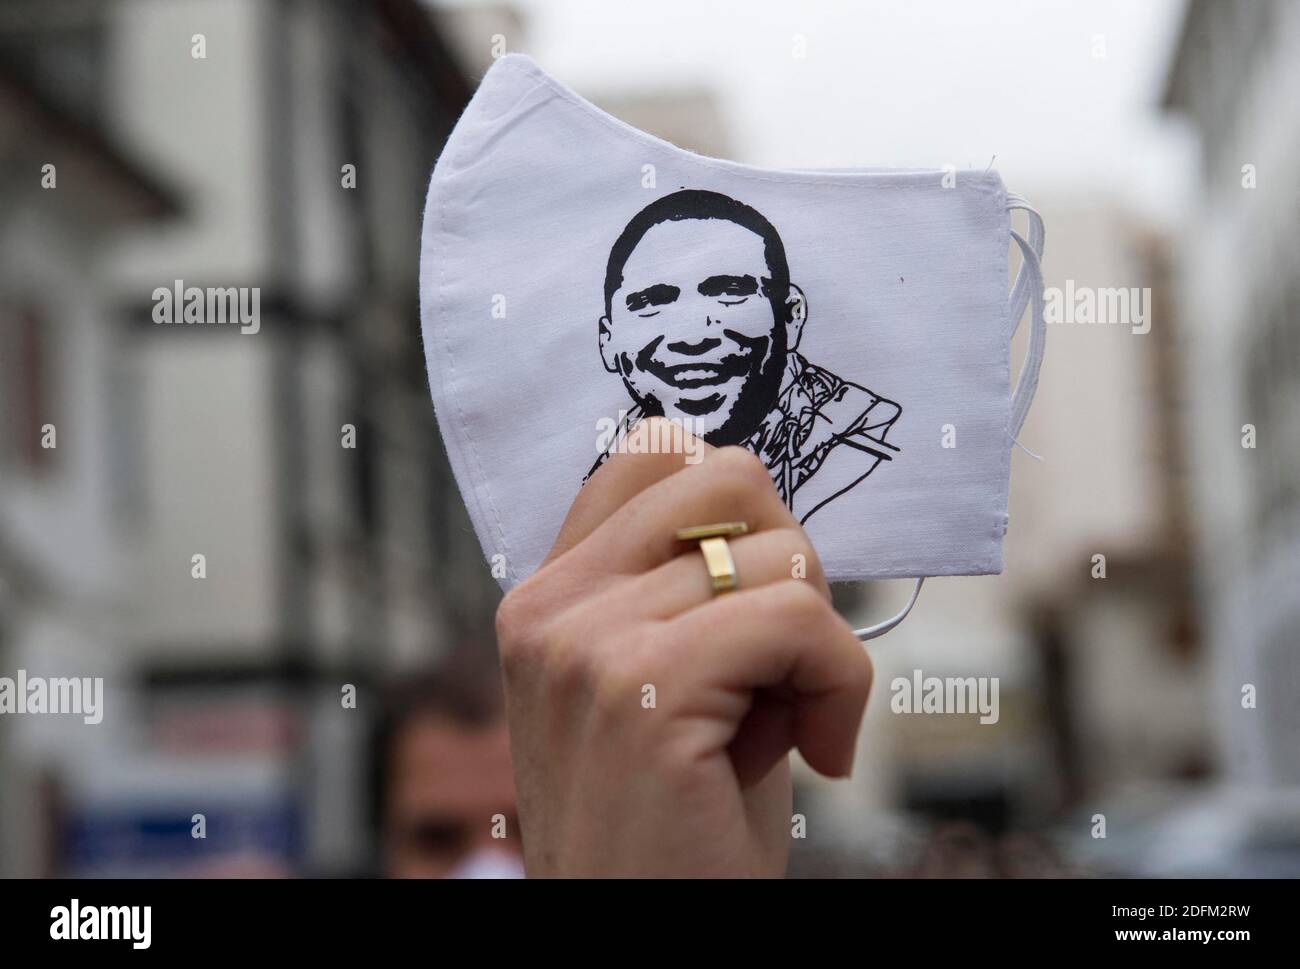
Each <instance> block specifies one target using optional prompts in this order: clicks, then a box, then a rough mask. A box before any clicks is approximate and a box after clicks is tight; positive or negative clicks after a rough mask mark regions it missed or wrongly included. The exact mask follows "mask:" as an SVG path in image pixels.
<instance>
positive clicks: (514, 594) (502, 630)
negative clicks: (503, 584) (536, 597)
mask: <svg viewBox="0 0 1300 969" xmlns="http://www.w3.org/2000/svg"><path fill="white" fill-rule="evenodd" d="M527 586H528V582H527V581H525V582H524V583H522V584H520V585H517V586H515V587H514V588H513V589H511V590H510V591H509V592H507V593H506V595H505V598H503V599H502V600H501V604H500V605H499V606H497V612H496V633H497V646H498V647H499V649H500V650H501V657H502V659H506V658H507V657H509V656H510V655H512V654H515V653H517V652H519V651H520V649H521V648H522V647H523V646H524V643H525V640H527V639H529V638H531V637H532V636H533V635H535V633H536V625H537V624H536V615H535V610H534V609H533V604H532V603H531V602H530V601H529V595H528V592H527V591H526V589H527Z"/></svg>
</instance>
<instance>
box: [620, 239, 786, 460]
mask: <svg viewBox="0 0 1300 969" xmlns="http://www.w3.org/2000/svg"><path fill="white" fill-rule="evenodd" d="M771 275H772V273H771V270H770V269H769V267H768V265H767V257H766V254H765V253H764V250H763V239H762V238H761V237H760V236H759V235H757V234H756V233H754V232H751V231H750V230H749V229H747V228H745V227H743V226H740V225H737V224H736V223H734V222H728V221H726V220H723V219H708V220H704V219H683V220H681V221H670V222H660V223H659V224H657V225H654V226H652V227H651V228H650V229H649V230H648V231H647V232H646V234H645V236H644V237H642V239H641V241H640V242H638V243H637V246H636V248H635V249H634V250H633V251H632V253H631V255H629V257H628V259H627V263H626V264H625V265H624V267H623V284H622V286H620V287H619V289H618V290H617V291H616V292H615V293H614V294H613V296H612V298H611V300H610V309H609V315H608V316H607V317H603V318H602V319H601V325H600V351H601V356H602V357H603V358H604V361H605V367H606V369H607V370H610V371H611V372H614V373H618V374H620V375H621V376H622V377H623V383H624V385H625V386H626V387H627V390H628V393H629V394H630V395H631V396H632V398H633V399H634V400H635V401H636V402H637V403H638V404H640V405H641V406H642V407H643V408H644V409H645V410H646V413H649V414H662V415H664V416H666V417H669V418H676V419H679V420H680V419H683V418H685V419H687V421H688V426H692V427H698V428H701V429H702V433H703V436H704V438H705V440H707V441H709V442H711V443H714V444H726V443H736V442H739V441H742V440H744V439H745V438H746V437H747V436H748V435H749V434H751V433H752V432H753V431H754V429H755V428H756V427H757V426H758V423H759V421H760V420H761V419H762V418H763V417H764V416H765V415H766V414H767V411H768V408H769V407H770V405H771V402H772V401H771V398H772V397H774V396H775V393H776V389H777V386H776V381H778V380H779V379H780V375H781V370H782V368H783V367H784V365H785V355H786V348H787V345H788V342H790V343H793V342H797V340H795V341H788V340H787V337H788V335H789V334H788V333H787V331H786V324H787V318H788V316H789V315H790V314H789V311H788V310H787V308H786V307H784V306H782V305H781V303H779V302H777V301H776V300H775V299H773V297H772V280H771ZM795 291H796V292H797V289H796V290H795ZM795 298H796V299H798V298H801V296H797V297H795Z"/></svg>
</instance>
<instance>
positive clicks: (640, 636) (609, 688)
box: [594, 630, 656, 718]
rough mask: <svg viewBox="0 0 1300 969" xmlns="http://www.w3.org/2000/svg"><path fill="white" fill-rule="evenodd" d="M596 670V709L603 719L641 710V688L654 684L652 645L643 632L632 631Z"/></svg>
mask: <svg viewBox="0 0 1300 969" xmlns="http://www.w3.org/2000/svg"><path fill="white" fill-rule="evenodd" d="M614 646H615V648H614V649H611V650H609V651H608V652H607V653H606V654H605V655H604V656H603V657H602V659H601V662H600V664H599V666H598V668H597V669H596V670H595V675H594V684H595V705H596V710H597V713H598V714H600V715H601V716H604V717H606V718H609V717H614V716H620V715H624V714H627V713H629V712H631V711H636V710H638V709H640V699H641V691H642V688H643V687H644V686H645V685H646V684H647V683H649V684H654V683H655V681H656V675H655V664H654V662H653V656H654V654H655V647H654V644H653V643H652V642H651V641H650V637H648V636H647V635H646V633H645V632H644V631H643V630H631V631H629V634H628V636H627V637H625V638H623V639H622V640H621V641H620V642H618V643H617V644H614Z"/></svg>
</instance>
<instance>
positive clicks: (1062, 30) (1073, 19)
mask: <svg viewBox="0 0 1300 969" xmlns="http://www.w3.org/2000/svg"><path fill="white" fill-rule="evenodd" d="M1183 2H1184V0H894V2H870V0H862V2H853V0H839V2H832V0H750V2H721V0H654V2H643V0H618V2H611V0H518V2H517V3H515V4H514V6H515V8H516V9H517V10H519V11H520V13H521V15H522V16H523V18H524V23H525V36H524V38H523V39H522V42H519V41H516V40H515V39H514V38H509V46H510V48H511V49H512V50H519V49H522V50H523V51H524V52H525V53H528V54H530V55H532V56H533V57H534V58H536V59H537V61H538V62H539V63H540V64H541V66H542V67H543V68H545V69H546V70H547V71H549V72H550V73H552V74H554V75H556V76H557V77H558V78H559V79H560V80H562V81H564V82H565V83H566V84H568V85H569V86H571V87H574V88H576V89H577V90H578V91H579V93H587V94H593V95H606V94H609V93H611V92H618V91H620V90H623V89H628V90H632V91H636V90H642V91H645V90H650V91H653V90H657V89H663V88H665V87H670V86H677V85H680V86H704V87H707V88H709V89H710V90H712V91H713V92H714V93H715V95H716V96H717V98H718V101H719V104H720V106H721V110H722V114H723V116H724V118H725V119H726V123H727V126H728V131H727V135H728V138H729V139H730V143H731V144H732V145H733V151H732V152H731V154H732V157H733V159H734V160H736V161H741V162H747V163H749V164H755V165H767V166H774V167H786V166H789V167H797V166H804V167H829V166H882V167H906V166H922V167H940V166H942V165H944V164H949V163H951V164H955V165H957V166H958V167H979V168H983V167H985V166H986V165H987V164H988V163H989V160H990V159H991V158H992V157H993V156H994V155H996V156H997V162H996V166H997V168H998V169H999V170H1000V171H1001V172H1002V175H1003V177H1004V179H1005V180H1006V182H1007V183H1008V185H1009V186H1011V187H1012V188H1013V189H1015V190H1016V191H1020V192H1022V193H1024V194H1033V193H1044V192H1050V193H1052V194H1054V195H1059V194H1063V193H1068V192H1079V193H1080V194H1082V193H1087V194H1089V195H1095V194H1096V193H1097V192H1098V191H1103V192H1108V193H1112V194H1113V195H1114V196H1115V197H1116V198H1117V199H1119V200H1122V201H1125V202H1127V203H1129V204H1131V205H1133V206H1135V207H1138V208H1140V209H1144V210H1146V211H1148V212H1150V213H1151V214H1152V215H1155V216H1157V217H1176V216H1177V213H1178V212H1179V211H1180V210H1181V206H1182V205H1183V203H1184V201H1185V199H1186V192H1187V190H1188V187H1189V185H1190V176H1191V174H1192V170H1191V169H1190V163H1191V160H1192V153H1191V152H1190V151H1189V146H1190V142H1189V139H1188V137H1187V132H1186V129H1185V126H1183V125H1182V124H1180V123H1178V122H1177V121H1174V120H1171V119H1169V118H1168V117H1167V116H1164V115H1162V114H1161V112H1160V111H1159V108H1158V105H1159V97H1160V92H1161V90H1162V87H1163V84H1164V79H1165V76H1166V74H1167V72H1168V62H1169V57H1170V53H1171V50H1172V45H1173V42H1174V39H1175V35H1176V32H1177V27H1178V24H1179V21H1180V18H1181V14H1182V9H1183ZM796 35H799V36H801V37H802V38H803V39H804V41H803V42H804V45H805V51H806V53H805V56H804V57H802V58H797V57H795V56H793V51H794V48H795V45H796V43H797V41H796V39H795V38H796ZM1099 45H1104V54H1105V56H1104V57H1095V56H1094V50H1096V49H1098V47H1099Z"/></svg>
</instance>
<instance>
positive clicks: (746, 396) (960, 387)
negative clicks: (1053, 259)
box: [420, 54, 1044, 631]
mask: <svg viewBox="0 0 1300 969" xmlns="http://www.w3.org/2000/svg"><path fill="white" fill-rule="evenodd" d="M1014 208H1023V209H1026V210H1027V211H1030V233H1029V239H1028V240H1025V239H1023V238H1021V237H1020V236H1019V235H1018V234H1017V233H1015V232H1013V231H1012V229H1011V220H1010V212H1011V210H1012V209H1014ZM1013 240H1014V242H1015V244H1017V245H1018V246H1019V248H1020V250H1021V252H1022V254H1023V256H1024V265H1023V267H1022V269H1021V272H1020V275H1019V277H1018V278H1017V280H1016V285H1015V287H1014V290H1013V291H1012V293H1011V295H1010V297H1009V296H1008V292H1007V276H1008V251H1009V247H1010V245H1011V244H1012V242H1013ZM1042 242H1043V234H1042V223H1041V220H1039V219H1038V217H1037V215H1036V214H1035V213H1033V212H1032V210H1029V209H1028V206H1027V205H1026V204H1025V203H1024V202H1023V201H1022V200H1020V199H1019V198H1017V197H1015V196H1011V195H1008V193H1007V192H1006V190H1005V188H1004V187H1003V185H1002V180H1001V178H1000V177H999V176H998V174H997V173H996V172H994V171H954V170H952V169H946V170H924V171H886V170H852V171H808V170H792V171H775V170H768V169H761V168H753V167H750V166H746V165H737V164H734V163H731V162H726V161H720V160H716V159H711V158H705V157H702V156H699V155H695V154H692V153H690V152H687V151H684V150H682V149H679V148H676V147H674V146H673V145H671V144H669V143H667V142H664V141H661V140H659V139H657V138H654V137H652V136H650V135H648V134H645V133H644V132H641V131H638V130H637V129H635V128H632V127H630V126H628V125H626V124H624V123H622V122H620V121H618V120H617V119H615V118H613V117H612V116H610V115H608V114H606V113H604V112H603V111H601V110H600V109H598V108H596V107H595V106H594V105H592V104H590V103H588V102H586V101H584V100H583V99H582V98H580V97H579V96H578V95H576V94H574V93H573V92H572V91H570V90H568V89H567V88H565V87H564V86H563V85H561V84H559V83H558V82H557V81H555V80H554V79H552V78H550V77H549V76H547V75H546V74H545V73H543V72H542V71H541V69H540V68H538V67H537V65H536V64H534V63H533V62H532V61H531V60H530V59H528V58H527V57H524V56H522V55H518V54H511V55H507V56H505V57H503V58H501V59H500V60H498V61H497V62H496V63H495V64H494V65H493V67H492V69H491V70H490V71H489V72H488V73H487V76H486V77H485V78H484V79H483V82H482V84H481V85H480V87H479V89H478V92H477V93H476V94H475V95H474V98H473V100H472V101H471V102H470V104H469V106H468V107H467V108H466V110H465V113H464V114H463V115H462V117H461V119H460V121H459V122H458V123H457V125H456V128H455V130H454V131H453V132H452V135H451V137H450V139H449V140H448V142H447V145H446V147H445V149H444V150H443V153H442V156H441V157H440V158H439V160H438V164H437V167H436V168H435V170H434V173H433V177H432V180H431V182H430V185H429V195H428V201H427V205H426V209H425V216H424V237H423V250H422V254H421V262H420V291H421V292H420V302H421V315H422V320H423V330H424V347H425V354H426V358H427V362H428V368H429V383H430V387H431V390H432V394H433V401H434V406H435V409H436V411H437V416H438V423H439V426H440V427H441V430H442V434H443V437H444V440H445V442H446V445H447V451H448V454H449V456H450V458H451V464H452V468H453V469H454V471H455V474H456V480H457V483H458V484H459V486H460V489H461V493H462V495H463V496H464V498H465V503H466V505H467V506H468V508H469V512H470V516H471V518H472V519H473V522H474V527H475V529H476V530H477V532H478V537H479V540H480V542H481V543H482V545H483V549H484V551H485V553H486V554H487V556H488V559H489V562H490V564H491V565H492V566H493V574H494V575H495V576H497V578H498V579H499V580H500V581H501V584H502V586H503V587H504V588H509V587H511V586H513V585H514V584H515V583H517V582H518V581H520V580H521V579H523V578H524V577H525V576H527V575H528V574H529V573H531V572H532V571H533V570H534V569H535V568H536V567H537V565H538V564H539V563H540V562H541V560H542V559H543V557H544V556H545V555H546V552H547V550H548V549H549V548H550V546H551V543H552V542H553V541H554V538H555V535H556V533H557V532H558V530H559V526H560V523H561V522H562V521H563V519H564V515H565V513H566V511H567V510H568V507H569V505H570V503H571V502H572V501H573V498H574V496H575V495H576V494H577V492H578V489H579V488H580V487H581V486H582V484H583V482H584V480H585V478H586V477H587V476H588V475H589V474H590V473H591V472H592V471H593V470H594V469H595V468H596V467H598V466H599V465H600V463H601V462H602V461H603V460H604V458H605V456H606V455H607V454H608V453H610V451H611V450H612V449H616V448H617V447H618V446H619V442H620V440H621V438H622V436H623V434H625V432H626V430H627V428H628V427H629V426H631V425H632V424H634V423H635V422H636V421H637V420H638V419H639V418H641V417H643V416H645V415H649V414H662V415H664V416H666V417H669V418H671V419H673V420H675V421H678V422H680V423H682V424H684V425H685V426H686V427H687V428H688V429H689V430H691V431H693V432H695V433H696V434H699V435H702V436H703V437H705V438H706V439H707V440H708V441H709V442H710V443H712V444H718V445H722V444H741V445H744V446H746V447H748V448H750V449H751V450H753V451H754V452H755V453H756V454H757V455H758V456H759V457H760V458H761V459H762V460H763V462H764V463H765V464H766V465H767V467H768V469H769V471H770V473H771V475H772V480H773V483H774V484H775V486H776V488H777V490H778V492H779V493H780V494H781V496H782V498H783V499H784V500H785V501H786V503H787V505H788V506H789V507H790V509H791V511H792V512H793V513H794V515H795V517H796V518H798V519H799V520H800V521H801V522H803V523H804V525H805V527H806V529H807V531H808V534H809V536H810V538H811V539H812V541H813V544H814V545H815V546H816V548H817V550H818V553H819V555H820V556H821V559H822V562H823V565H824V566H825V569H826V572H827V574H828V576H829V577H830V579H831V580H832V581H836V580H858V579H869V578H885V577H896V576H911V577H915V576H929V575H984V574H989V573H996V572H1000V571H1001V570H1002V537H1003V534H1004V532H1005V530H1006V523H1007V490H1008V484H1009V477H1010V461H1011V448H1012V446H1013V443H1014V438H1015V435H1016V434H1017V433H1018V431H1019V429H1020V425H1021V424H1022V423H1023V421H1024V418H1025V414H1026V413H1027V411H1028V408H1029V403H1030V400H1031V399H1032V397H1033V392H1034V388H1035V386H1036V383H1037V378H1038V367H1039V364H1040V362H1041V358H1042V351H1043V337H1044V326H1043V314H1042V279H1041V275H1040V272H1039V262H1038V259H1039V256H1040V255H1041V252H1042ZM1031 296H1032V302H1033V307H1034V312H1033V314H1032V315H1033V325H1032V332H1031V339H1030V349H1029V357H1028V361H1027V363H1026V364H1025V366H1024V369H1023V371H1022V373H1021V377H1020V380H1019V383H1018V385H1017V387H1016V391H1015V394H1014V395H1012V394H1011V393H1010V342H1011V337H1012V335H1013V334H1014V332H1015V329H1016V327H1017V325H1018V323H1019V320H1020V316H1021V314H1022V313H1023V312H1024V310H1025V307H1026V305H1027V304H1028V303H1029V302H1030V301H1031ZM666 443H667V442H665V444H666ZM691 459H692V456H691V455H689V454H688V455H687V460H691ZM688 524H689V523H688ZM882 625H883V624H882ZM877 631H883V629H882V630H877Z"/></svg>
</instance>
